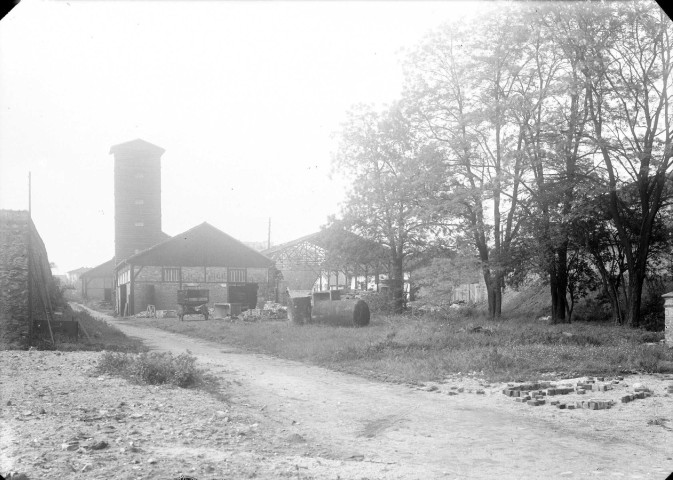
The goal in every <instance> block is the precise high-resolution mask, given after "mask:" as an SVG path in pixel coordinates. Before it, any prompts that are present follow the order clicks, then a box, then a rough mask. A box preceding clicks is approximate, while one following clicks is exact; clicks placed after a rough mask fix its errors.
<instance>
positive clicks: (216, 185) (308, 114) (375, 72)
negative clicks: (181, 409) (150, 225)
mask: <svg viewBox="0 0 673 480" xmlns="http://www.w3.org/2000/svg"><path fill="white" fill-rule="evenodd" d="M479 5H480V4H479V3H478V2H467V3H463V2H457V1H432V2H421V1H414V2H411V1H400V0H398V1H383V0H377V1H358V0H350V1H339V0H331V1H311V2H309V1H296V2H290V1H283V0H276V1H246V2H236V1H187V0H173V1H167V2H163V1H136V2H128V1H112V0H108V1H105V0H103V1H100V0H99V1H81V0H71V1H64V0H58V1H36V0H32V1H31V0H23V1H22V2H21V3H19V5H17V6H16V7H15V8H14V9H13V10H12V11H11V12H10V14H9V15H8V16H6V17H5V18H4V19H2V21H0V208H2V209H15V210H17V209H19V210H26V209H27V208H28V172H31V176H32V213H33V221H34V223H35V225H36V227H37V229H38V232H39V233H40V235H41V237H42V239H43V240H44V243H45V246H46V248H47V253H48V255H49V259H50V261H52V262H54V263H55V264H56V265H57V266H58V273H65V272H67V271H69V270H73V269H76V268H79V267H82V266H96V265H98V264H100V263H102V262H104V261H107V260H109V259H110V258H112V256H113V254H114V198H113V157H112V156H111V155H110V154H109V149H110V146H112V145H116V144H119V143H123V142H126V141H130V140H133V139H136V138H142V139H144V140H146V141H148V142H151V143H153V144H155V145H159V146H161V147H163V148H164V149H166V153H164V155H163V157H162V229H163V231H164V232H166V233H168V234H169V235H176V234H178V233H180V232H183V231H185V230H187V229H189V228H191V227H193V226H195V225H197V224H199V223H202V222H204V221H206V222H208V223H210V224H212V225H213V226H215V227H217V228H219V229H221V230H223V231H224V232H226V233H228V234H229V235H232V236H233V237H235V238H237V239H239V240H241V241H257V242H265V241H266V240H267V229H268V222H269V218H270V219H271V243H272V244H273V245H276V244H279V243H283V242H286V241H290V240H293V239H295V238H299V237H301V236H303V235H307V234H310V233H313V232H316V231H318V230H319V229H320V226H321V225H324V224H325V223H326V221H327V217H328V215H330V214H338V213H339V211H340V204H341V202H343V200H344V197H345V188H346V185H345V184H344V182H343V181H342V180H341V179H340V178H339V177H338V175H331V173H332V162H331V159H332V154H333V152H334V151H335V149H336V144H337V138H336V136H335V135H334V134H335V132H338V130H339V128H340V125H341V124H342V123H343V122H344V121H345V119H346V113H347V111H348V109H349V108H351V107H352V106H353V105H355V104H358V103H372V104H375V105H379V106H383V105H385V104H388V103H390V102H392V101H394V100H396V99H397V98H399V96H400V94H401V90H402V83H403V74H402V61H403V59H404V49H405V48H413V47H414V46H415V45H416V44H418V43H419V42H420V41H421V39H422V38H423V37H424V36H425V35H426V34H427V33H428V32H429V31H430V30H432V29H435V28H438V27H439V26H440V25H441V24H442V23H443V22H444V21H446V20H448V19H449V18H450V17H451V16H452V15H456V14H457V13H458V12H463V11H475V10H478V8H479Z"/></svg>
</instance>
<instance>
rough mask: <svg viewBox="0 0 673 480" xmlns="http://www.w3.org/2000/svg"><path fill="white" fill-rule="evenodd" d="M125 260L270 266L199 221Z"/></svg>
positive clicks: (260, 255) (243, 266) (259, 257)
mask: <svg viewBox="0 0 673 480" xmlns="http://www.w3.org/2000/svg"><path fill="white" fill-rule="evenodd" d="M123 263H125V264H134V265H162V266H183V267H200V266H210V267H240V268H245V267H253V268H255V267H257V268H269V267H272V266H273V265H274V263H273V261H272V260H270V259H268V258H267V257H265V256H264V255H262V254H260V253H259V252H256V251H255V250H253V249H252V248H250V247H248V246H246V245H244V244H243V243H241V242H239V241H238V240H236V239H235V238H234V237H232V236H230V235H227V234H226V233H224V232H223V231H221V230H218V229H217V228H215V227H213V226H212V225H210V224H209V223H206V222H204V223H202V224H200V225H197V226H196V227H193V228H191V229H189V230H187V231H186V232H183V233H181V234H179V235H175V236H174V237H171V238H169V239H167V240H165V241H163V242H161V243H158V244H157V245H154V246H153V247H151V248H148V249H147V250H144V251H142V252H140V253H137V254H135V255H133V256H131V257H129V258H127V259H126V261H125V262H123Z"/></svg>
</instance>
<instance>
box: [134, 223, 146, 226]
mask: <svg viewBox="0 0 673 480" xmlns="http://www.w3.org/2000/svg"><path fill="white" fill-rule="evenodd" d="M144 226H145V223H144V222H136V227H144Z"/></svg>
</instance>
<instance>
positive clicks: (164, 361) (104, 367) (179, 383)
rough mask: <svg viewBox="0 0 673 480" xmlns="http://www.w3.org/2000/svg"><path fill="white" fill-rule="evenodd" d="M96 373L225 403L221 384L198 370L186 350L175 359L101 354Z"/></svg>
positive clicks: (226, 396)
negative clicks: (196, 392)
mask: <svg viewBox="0 0 673 480" xmlns="http://www.w3.org/2000/svg"><path fill="white" fill-rule="evenodd" d="M96 372H97V373H98V374H102V373H105V374H109V375H116V376H119V377H122V378H126V379H127V380H130V381H132V382H134V383H138V384H145V385H165V384H168V385H173V386H175V387H180V388H198V389H200V390H203V391H205V392H207V393H209V394H210V395H212V396H213V397H214V398H216V399H217V400H219V401H221V402H225V403H228V402H229V394H228V393H227V392H226V389H224V388H223V387H224V386H225V384H224V383H223V382H222V380H220V379H219V378H218V377H217V376H215V375H212V374H210V373H208V372H207V370H206V369H204V368H199V367H198V366H197V365H196V357H194V356H193V355H191V353H190V352H189V350H188V351H187V352H186V353H182V354H180V355H177V356H173V354H172V353H170V352H149V353H148V352H143V353H137V354H133V353H122V352H103V354H102V355H101V356H100V357H99V359H98V363H97V365H96ZM225 383H226V382H225Z"/></svg>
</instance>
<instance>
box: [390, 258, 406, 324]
mask: <svg viewBox="0 0 673 480" xmlns="http://www.w3.org/2000/svg"><path fill="white" fill-rule="evenodd" d="M392 280H393V281H392V285H391V288H392V290H393V305H394V308H395V313H403V312H404V307H405V303H406V302H405V301H404V259H403V258H402V257H396V258H395V259H393V278H392Z"/></svg>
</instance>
